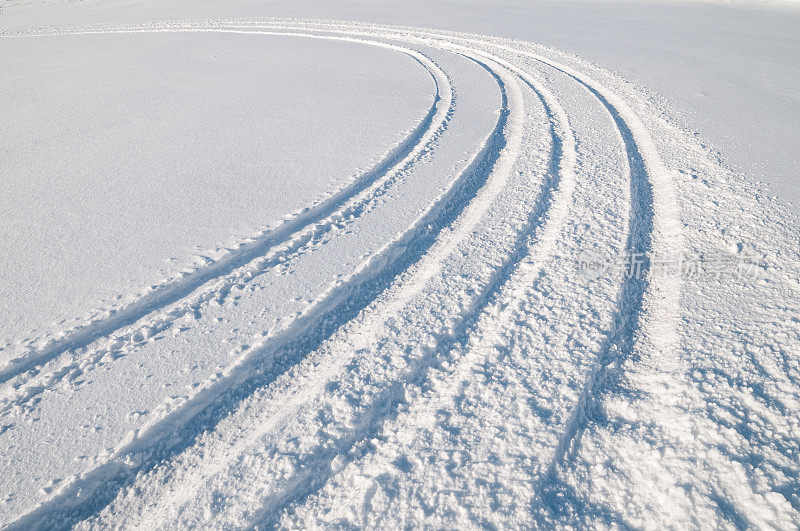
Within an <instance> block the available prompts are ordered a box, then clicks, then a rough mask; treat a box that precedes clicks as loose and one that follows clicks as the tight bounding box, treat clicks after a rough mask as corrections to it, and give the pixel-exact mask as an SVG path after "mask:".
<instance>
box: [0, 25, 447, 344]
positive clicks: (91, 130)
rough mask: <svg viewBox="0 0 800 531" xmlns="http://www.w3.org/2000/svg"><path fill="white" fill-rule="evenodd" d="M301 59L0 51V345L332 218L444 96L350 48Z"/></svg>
mask: <svg viewBox="0 0 800 531" xmlns="http://www.w3.org/2000/svg"><path fill="white" fill-rule="evenodd" d="M293 41H297V39H290V38H277V37H268V36H262V37H261V38H256V37H253V36H238V35H197V34H161V35H147V36H141V35H110V36H98V35H84V36H80V35H75V36H66V37H51V38H43V39H38V40H36V41H33V40H30V39H27V40H23V39H6V40H5V41H4V43H3V44H4V47H3V55H2V57H3V65H2V70H3V72H4V73H5V74H6V75H4V76H3V82H2V83H3V88H2V94H3V99H4V104H3V107H4V108H6V109H7V112H6V120H4V125H5V127H4V128H3V129H4V131H3V135H2V138H0V143H2V145H3V151H4V153H5V155H4V156H3V157H2V159H0V173H2V174H3V175H5V176H7V177H6V179H5V182H4V183H3V186H4V191H3V194H2V195H1V196H0V227H2V228H0V231H2V232H0V241H2V253H0V290H2V292H3V293H4V294H5V296H4V297H3V298H2V301H1V302H0V313H2V314H3V315H7V316H8V318H7V319H4V322H3V324H2V327H0V342H2V341H8V340H12V339H13V340H23V341H24V340H28V339H30V338H32V337H36V336H40V335H44V334H47V333H52V332H53V331H54V330H60V329H65V328H69V327H70V325H77V324H80V321H78V322H75V321H74V319H75V318H79V319H81V318H84V316H86V315H89V314H90V313H91V312H92V310H94V309H95V308H100V309H106V308H108V307H113V306H124V305H125V303H128V302H130V301H129V300H125V299H123V300H116V299H115V298H116V296H117V295H119V294H125V295H137V294H138V293H139V292H141V291H142V290H146V289H147V288H148V287H149V286H158V285H160V284H162V283H164V282H165V281H166V280H168V279H172V278H174V277H176V276H178V275H180V273H181V271H182V270H184V269H185V268H187V267H193V266H198V265H204V264H205V263H206V262H208V261H211V260H214V259H215V258H216V257H217V256H219V255H221V254H223V253H224V252H225V251H227V250H229V249H231V248H233V247H235V246H236V245H237V244H239V243H240V242H242V241H243V240H245V239H247V238H251V237H253V236H255V235H257V234H258V233H259V231H263V230H265V229H266V228H267V227H271V226H274V225H277V224H278V223H280V222H282V221H283V219H284V217H286V216H290V215H293V214H295V213H296V212H299V211H300V210H302V209H304V208H306V207H308V206H309V205H311V204H313V203H315V202H319V201H321V200H322V199H324V198H325V197H326V196H327V195H330V194H331V193H332V192H334V191H336V190H337V189H339V188H341V187H343V186H345V185H346V184H347V183H348V182H349V181H351V180H352V179H353V178H355V177H356V176H357V175H358V174H360V173H363V172H364V171H366V170H368V169H369V167H370V166H371V165H373V164H375V163H376V162H377V161H378V160H379V159H380V158H382V157H383V156H385V154H386V153H388V152H389V151H390V150H391V149H392V148H393V147H394V146H395V145H396V144H397V143H398V142H400V140H401V139H402V138H403V137H404V136H406V135H407V134H408V133H409V131H411V130H412V129H413V128H414V127H416V125H417V123H418V122H419V121H420V120H421V119H422V117H423V116H424V115H425V113H426V112H427V110H428V107H429V106H430V104H431V98H432V95H433V90H434V86H433V83H432V80H431V78H430V76H429V75H428V74H427V72H426V71H425V69H424V68H422V67H421V66H419V65H417V67H416V68H415V67H414V64H415V61H414V60H413V59H412V58H410V57H408V56H405V55H403V54H399V53H396V52H395V53H393V52H392V51H388V50H385V49H384V50H382V49H378V48H375V47H365V49H364V50H363V55H362V58H361V60H360V61H358V62H357V64H355V65H353V64H351V63H352V51H351V49H352V47H353V44H348V43H344V42H332V43H326V44H324V45H323V44H322V43H320V42H316V41H312V40H309V39H302V40H301V41H300V42H293ZM344 94H346V95H347V97H343V95H344ZM344 146H348V149H344ZM23 278H24V279H25V280H26V282H24V283H22V282H20V279H23ZM31 285H32V286H36V289H35V290H30V289H28V286H31ZM97 313H99V311H98V312H97ZM90 319H91V317H90ZM0 344H1V343H0Z"/></svg>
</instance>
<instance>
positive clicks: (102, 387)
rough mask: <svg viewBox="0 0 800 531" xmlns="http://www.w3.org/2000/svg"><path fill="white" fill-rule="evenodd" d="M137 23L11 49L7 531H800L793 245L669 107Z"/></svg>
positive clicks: (618, 83)
mask: <svg viewBox="0 0 800 531" xmlns="http://www.w3.org/2000/svg"><path fill="white" fill-rule="evenodd" d="M119 6H120V10H121V12H122V13H123V15H119V17H120V18H117V19H116V20H114V17H113V16H112V17H110V20H111V22H110V23H105V24H96V23H89V22H99V21H80V20H72V21H68V22H69V25H57V26H55V25H54V26H49V25H48V26H45V24H43V23H35V22H33V21H32V20H31V18H30V17H31V16H32V15H31V13H39V14H40V15H41V14H42V13H46V12H47V10H46V9H45V8H34V7H30V8H29V9H30V10H29V11H25V9H23V8H24V6H16V7H17V9H18V10H19V11H18V13H22V14H25V13H27V14H28V15H25V16H28V17H29V18H28V19H27V23H26V24H22V23H20V21H25V16H23V15H20V14H18V15H17V16H18V17H19V18H17V19H16V22H12V23H11V24H9V25H8V26H6V29H5V30H3V31H2V34H0V45H2V47H3V48H2V49H3V55H2V56H0V61H2V63H3V65H4V71H6V70H8V71H9V72H12V73H13V74H14V75H13V76H12V77H13V78H10V79H7V80H5V81H3V85H2V87H3V88H2V97H3V98H4V101H9V102H11V104H10V105H8V106H7V107H8V108H9V109H10V110H9V112H8V114H7V116H9V117H10V119H8V120H6V121H5V126H6V128H7V129H6V130H5V131H6V133H5V134H6V135H7V140H4V142H3V150H4V151H3V153H4V158H3V160H1V161H0V164H1V165H3V172H4V173H7V174H8V175H9V178H8V180H7V181H6V182H4V186H5V189H6V190H8V194H5V195H4V196H3V197H2V199H0V201H3V202H4V212H3V214H2V215H3V216H5V217H4V218H3V227H2V230H3V231H4V232H3V234H4V237H3V246H4V247H3V249H4V252H3V255H2V257H0V259H2V260H4V264H6V263H7V264H8V267H7V268H6V267H4V272H3V275H4V276H3V277H2V278H3V282H4V284H3V291H4V293H6V294H7V296H6V298H7V301H4V302H3V306H2V316H3V318H4V321H5V322H6V323H8V324H6V325H5V326H6V327H7V331H4V336H5V337H4V338H3V339H4V340H5V342H6V343H5V344H4V345H2V351H0V355H2V357H0V362H2V365H0V385H1V386H2V389H0V455H2V462H3V475H2V478H3V480H2V482H0V488H1V489H2V490H1V491H0V499H1V500H2V504H1V505H0V522H2V523H3V524H4V525H6V526H8V527H9V528H18V529H28V528H51V527H73V526H74V527H81V528H99V527H103V528H105V527H125V528H128V527H138V528H147V529H150V528H176V527H177V528H189V527H214V528H239V527H257V528H271V527H276V526H277V527H290V528H297V527H303V528H305V527H367V528H396V527H409V526H410V527H437V528H438V527H446V528H471V527H555V526H558V527H561V526H567V525H571V526H580V527H645V528H655V527H662V526H669V527H677V528H686V527H691V528H706V527H738V528H743V527H757V528H793V527H797V526H798V525H800V482H798V477H800V421H798V419H800V359H799V358H798V357H797V356H798V353H799V352H800V252H799V251H798V248H797V231H798V226H797V224H796V221H795V220H794V219H793V217H792V215H791V213H790V211H789V210H787V209H786V208H785V206H784V205H782V204H781V200H774V199H772V198H770V197H768V196H765V195H764V194H763V193H762V192H760V191H758V190H757V189H756V187H755V186H754V184H753V182H752V180H750V179H751V178H748V177H747V176H745V175H742V174H740V173H737V172H736V171H734V170H733V169H731V168H730V167H729V166H727V165H726V161H725V160H724V159H722V158H721V157H720V156H719V154H718V153H717V152H715V151H713V149H711V148H709V147H708V146H707V145H706V144H707V141H706V140H702V139H700V138H698V136H697V135H696V134H695V133H694V131H687V130H686V118H685V117H684V116H679V115H677V114H676V110H675V105H676V104H675V102H674V101H673V102H672V103H666V102H665V101H664V100H662V99H661V98H660V97H657V96H655V95H654V94H653V93H652V92H648V91H645V90H643V89H642V88H640V87H639V86H638V85H637V84H635V83H631V82H629V81H628V80H626V79H625V78H623V77H620V75H619V74H617V73H613V72H611V71H609V70H607V69H605V68H603V67H601V66H597V65H596V64H592V63H589V62H588V61H586V60H584V59H581V58H579V57H577V56H574V55H572V54H571V53H568V52H565V51H560V50H558V49H556V48H553V47H550V46H543V45H540V44H535V43H533V42H528V41H522V40H510V39H507V38H500V37H490V36H487V35H484V34H479V33H459V32H453V31H446V30H437V29H431V28H427V29H426V28H422V27H419V25H418V24H415V25H414V26H387V25H380V24H373V23H370V22H362V23H356V22H341V21H333V20H320V19H300V18H293V19H285V18H264V17H257V16H254V15H248V16H242V17H240V18H234V17H233V16H225V15H224V14H218V15H216V16H214V17H211V16H209V17H208V18H206V19H202V20H191V21H189V20H185V21H178V20H175V21H172V22H166V21H165V20H164V19H165V18H169V17H170V16H171V13H170V10H171V9H176V7H175V6H172V7H165V8H163V9H162V10H161V11H159V10H158V9H156V8H154V7H152V6H151V7H150V8H147V6H146V4H143V5H138V7H137V4H136V3H132V4H129V3H120V4H119ZM248 6H249V7H248ZM637 6H638V7H637V9H644V8H642V7H641V6H639V5H637ZM37 9H38V11H37ZM49 9H53V10H55V11H57V10H60V9H64V8H63V6H62V7H57V6H52V5H51V6H50V7H49ZM97 9H98V11H96V14H98V13H99V14H103V13H105V11H104V10H106V9H108V8H107V7H103V6H102V4H101V5H100V6H99V7H98V8H97ZM148 9H149V11H148ZM206 9H207V10H209V12H213V9H214V8H206ZM217 9H218V8H217ZM247 9H253V7H252V5H249V4H244V7H243V5H239V6H238V7H236V8H235V9H233V10H234V11H236V10H247ZM281 9H285V6H284V7H283V8H281ZM451 9H455V7H453V8H451ZM471 9H472V11H471V12H470V13H471V15H470V16H475V15H476V14H477V13H479V10H478V8H476V7H475V6H472V7H471ZM653 9H654V10H657V9H658V7H653ZM126 10H127V11H126ZM55 11H54V12H55ZM299 11H302V9H300V10H299ZM322 11H324V10H322ZM367 11H369V10H367ZM9 12H10V13H13V10H12V9H9ZM89 12H91V10H89ZM510 13H513V10H512V9H509V10H507V11H506V16H508V17H510V16H511V15H510ZM106 14H107V13H106ZM148 14H151V15H153V16H151V17H149V19H148V17H147V15H148ZM367 15H369V13H367ZM98 16H99V15H98ZM122 18H127V20H125V21H123V20H121V19H122ZM183 18H188V17H183ZM365 18H370V17H369V16H366V17H365ZM0 20H2V19H0ZM47 22H56V20H55V19H53V18H50V19H48V20H47ZM487 31H488V30H487ZM529 40H535V39H533V37H530V38H529ZM794 50H795V52H796V51H797V48H795V49H794ZM8 52H11V53H8ZM638 53H639V54H640V55H639V58H640V59H639V60H641V61H644V60H645V58H646V57H647V53H646V51H640V52H638ZM701 55H702V54H701ZM651 60H652V59H651ZM747 90H753V91H757V89H747ZM795 119H796V117H792V116H786V117H785V120H783V121H782V122H781V126H786V127H791V123H792V120H795ZM731 127H734V128H738V125H736V124H733V125H732V126H731ZM794 140H796V139H794ZM792 141H793V140H792ZM134 146H135V147H134ZM780 158H781V157H778V159H780ZM753 160H754V159H753ZM785 197H786V196H784V199H785ZM5 205H11V207H9V206H5ZM164 212H168V213H169V215H168V216H166V218H165V214H164ZM67 228H69V229H70V230H71V231H72V232H64V231H65V230H66V229H67ZM59 231H61V232H59ZM6 234H8V236H6ZM92 238H95V240H92ZM226 239H227V240H226ZM225 241H227V243H221V242H225ZM60 245H65V246H66V247H67V249H64V248H62V247H60ZM194 248H197V249H200V250H199V251H196V250H193V249H194ZM6 249H7V250H6ZM193 254H196V255H198V257H199V258H197V259H194V261H192V260H193V259H192V255H193ZM87 255H88V256H87ZM168 258H172V259H173V262H172V263H174V267H175V268H176V269H170V268H169V267H165V266H164V265H163V263H164V260H166V259H168ZM76 264H80V265H78V266H76ZM6 269H7V270H6ZM50 277H54V278H50ZM59 283H60V284H59ZM142 284H144V285H145V286H147V285H150V286H151V287H149V288H147V289H144V290H141V287H142ZM53 321H56V322H55V323H53ZM4 330H5V329H4Z"/></svg>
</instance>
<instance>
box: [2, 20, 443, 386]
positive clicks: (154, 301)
mask: <svg viewBox="0 0 800 531" xmlns="http://www.w3.org/2000/svg"><path fill="white" fill-rule="evenodd" d="M173 31H174V32H189V31H191V32H216V33H234V34H236V33H238V34H242V33H253V34H262V35H281V36H293V37H305V38H314V39H316V38H319V39H327V40H338V41H345V42H353V43H358V44H367V45H372V46H377V47H381V48H385V49H390V50H395V51H398V52H401V53H404V54H406V55H408V56H409V57H411V58H412V59H413V60H415V61H416V62H417V63H419V64H420V65H421V66H422V67H423V68H425V69H426V70H427V71H428V73H429V74H430V76H431V78H432V79H433V82H434V85H435V94H434V98H433V102H432V103H431V106H430V108H429V109H428V111H427V113H426V114H425V116H424V117H423V119H422V120H421V121H420V122H419V123H418V124H417V126H416V127H415V128H414V130H413V131H412V132H411V133H410V134H409V135H408V136H407V137H406V138H405V139H404V140H403V141H402V142H401V143H400V144H398V145H397V146H396V147H395V148H394V149H392V150H391V151H390V152H389V153H388V154H387V155H386V156H385V157H384V159H383V160H382V161H380V162H379V163H378V164H377V165H375V166H374V167H373V168H371V169H370V170H367V171H366V172H364V173H362V174H361V175H360V176H358V177H357V178H356V179H355V180H354V181H353V182H351V183H350V184H349V185H346V186H345V187H344V188H342V189H340V190H339V191H337V192H335V193H334V194H333V195H331V196H330V197H328V198H326V199H325V200H323V201H321V202H320V203H318V204H316V205H314V206H312V207H310V208H308V209H306V210H304V211H303V212H301V213H300V214H298V215H297V216H295V217H294V218H293V219H291V220H289V221H287V222H285V223H283V224H282V225H280V226H278V227H276V228H274V229H271V230H268V231H266V232H264V233H262V234H260V235H257V236H255V237H254V238H251V239H249V240H248V241H247V242H245V243H243V244H242V245H241V246H240V247H239V248H238V249H236V250H235V251H233V252H231V253H229V254H227V255H226V256H224V257H223V258H221V259H219V260H216V261H214V262H212V263H211V264H209V265H207V266H204V267H201V268H199V269H197V270H195V271H193V272H192V273H190V274H188V275H186V276H184V277H181V278H179V279H177V280H175V281H173V282H168V283H166V284H162V285H160V286H158V287H157V288H156V289H155V290H153V291H151V292H149V293H147V294H146V295H144V296H143V297H141V298H140V299H138V300H136V301H134V302H132V303H130V304H128V305H126V306H124V307H122V308H119V309H114V310H112V311H110V312H109V313H110V315H109V316H108V317H106V318H104V319H99V320H95V321H92V322H90V323H89V324H87V325H84V326H79V327H78V328H75V329H73V330H69V331H65V332H63V333H61V334H60V335H61V337H60V338H59V339H53V340H50V341H48V342H47V343H46V344H45V345H43V346H42V347H40V348H38V349H34V350H32V351H29V352H27V353H26V354H24V355H22V357H21V358H17V359H15V360H12V362H11V363H10V364H8V365H6V366H4V367H2V368H0V384H2V383H5V382H8V381H9V380H12V379H13V378H15V377H17V376H19V375H21V374H23V373H25V372H29V371H32V370H34V369H36V367H37V366H39V365H42V364H45V363H47V362H48V361H50V360H52V359H54V358H56V357H58V356H59V355H60V354H63V353H65V352H67V351H75V350H79V349H82V348H85V347H88V346H89V345H90V344H92V343H94V342H95V341H97V340H98V339H102V338H104V337H108V336H111V335H112V334H113V333H114V332H116V331H118V330H120V329H122V328H125V327H127V326H130V325H132V324H134V323H136V322H137V321H140V320H141V319H143V318H145V317H146V316H148V315H151V314H153V313H155V312H157V311H159V310H162V309H164V308H166V307H167V306H169V305H171V304H173V303H175V302H178V301H180V300H181V299H184V298H186V297H188V296H190V295H191V294H192V293H193V292H195V291H196V290H197V289H199V288H200V287H202V286H204V285H206V284H208V283H209V282H211V281H214V280H217V279H220V278H222V277H225V276H229V275H231V274H232V273H234V272H235V271H236V270H237V269H239V268H242V267H244V266H246V265H247V264H249V263H251V262H253V261H254V260H256V259H258V258H260V257H264V256H265V255H267V254H268V253H269V252H270V251H271V250H273V249H275V248H277V247H278V246H280V245H282V244H284V243H287V242H289V241H290V240H292V239H293V238H296V237H297V236H298V235H299V234H300V233H302V232H303V231H304V230H307V229H308V228H310V227H313V226H315V225H320V224H322V225H327V226H328V227H330V226H332V225H333V224H334V223H335V222H336V221H338V220H341V219H347V218H348V217H349V216H350V215H352V214H354V213H357V212H358V210H360V209H363V208H364V206H365V205H367V204H368V203H369V202H372V201H374V200H375V199H376V198H377V197H379V196H380V195H382V193H384V192H385V191H386V190H387V189H388V187H389V186H390V185H391V179H390V178H391V177H396V176H397V174H398V172H399V171H407V170H408V169H409V167H410V166H411V165H412V164H413V163H414V162H415V161H416V160H418V159H419V158H420V157H421V156H423V155H424V154H425V153H427V152H428V151H430V150H431V149H433V148H434V144H435V140H436V139H437V138H438V136H440V135H441V133H442V132H443V131H444V130H445V129H446V127H447V121H448V117H449V116H450V114H452V112H453V105H454V102H455V98H454V91H453V88H452V86H450V83H449V80H448V77H447V75H446V74H445V73H444V72H443V71H442V70H441V69H440V68H439V67H438V66H437V65H436V64H435V63H434V62H433V61H432V60H430V59H429V58H428V57H427V56H425V55H424V54H422V53H420V52H418V51H415V50H411V49H408V48H403V47H401V46H396V45H388V44H385V43H380V42H372V41H366V40H361V39H352V38H343V37H336V36H314V35H307V34H300V33H290V32H242V31H238V32H237V31H233V30H225V29H204V28H195V29H175V30H171V29H157V30H154V29H147V30H118V31H84V32H67V33H42V34H40V33H34V34H24V36H26V37H44V36H59V35H93V34H119V33H152V32H173ZM2 36H3V35H0V37H2ZM6 36H20V35H6ZM337 214H338V215H337ZM317 230H318V231H319V228H318V229H317ZM300 241H303V239H302V238H301V239H300ZM306 241H307V240H306ZM251 278H252V277H251ZM248 280H249V279H248ZM161 329H163V326H162V327H161ZM117 340H118V339H115V340H114V341H117ZM101 357H102V355H101ZM62 375H63V374H58V373H56V379H58V377H59V376H62ZM52 383H53V381H50V382H48V383H47V384H46V385H45V387H46V386H48V385H52ZM19 385H21V383H20V382H15V387H19ZM23 396H25V395H23ZM26 398H30V396H26Z"/></svg>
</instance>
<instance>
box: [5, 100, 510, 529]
mask: <svg viewBox="0 0 800 531" xmlns="http://www.w3.org/2000/svg"><path fill="white" fill-rule="evenodd" d="M507 113H508V111H507V110H506V111H503V112H501V114H500V116H499V117H498V121H497V124H496V125H495V128H494V130H493V131H492V133H491V134H490V135H489V137H488V138H487V139H486V141H485V143H484V145H483V147H482V148H481V150H480V151H479V152H478V154H477V155H475V156H474V158H473V160H472V162H471V163H470V164H469V166H468V167H467V168H466V170H465V171H464V172H462V174H461V175H460V176H459V177H458V178H457V179H456V181H455V182H453V183H452V184H451V186H450V188H449V189H447V190H446V191H445V192H443V193H442V195H441V196H440V197H439V198H437V200H436V201H435V202H434V203H433V204H432V205H431V207H430V208H429V209H428V210H427V212H426V213H425V214H423V215H422V216H421V217H420V218H418V219H417V220H416V221H415V222H414V224H413V225H412V227H410V228H409V229H408V230H407V231H406V232H404V233H403V234H402V235H401V236H400V237H399V238H398V239H396V240H394V241H392V242H389V243H387V244H386V245H385V246H384V247H383V248H382V249H381V250H379V251H378V252H377V253H376V254H375V255H374V256H373V257H372V258H371V259H370V260H369V262H368V263H367V264H366V265H364V266H363V267H362V268H361V269H359V270H358V271H356V272H354V273H353V275H352V276H351V277H349V278H348V279H347V280H346V281H344V282H341V283H340V284H338V285H337V286H335V287H333V288H331V289H330V290H329V291H328V292H326V293H324V294H323V295H321V296H320V297H319V298H318V299H317V301H315V303H314V304H312V306H311V307H310V308H309V309H308V310H307V311H306V312H305V313H304V314H302V315H301V316H300V317H298V318H297V319H295V320H294V321H293V322H292V323H291V324H290V325H289V326H288V327H287V328H286V329H285V330H284V331H282V332H281V333H279V334H277V335H275V336H268V337H267V338H266V339H265V340H264V342H263V343H262V344H259V345H255V346H254V347H252V348H251V349H249V350H248V351H246V352H245V353H244V354H242V356H241V357H240V358H239V359H238V360H237V361H236V362H234V363H233V364H232V365H231V366H230V367H229V368H228V369H227V370H226V371H225V372H224V373H223V374H222V376H221V377H220V378H218V379H216V380H214V381H212V382H210V383H209V385H208V386H207V387H205V388H203V389H202V390H200V391H199V392H198V393H197V394H196V395H194V397H192V398H191V399H189V400H188V401H186V402H185V403H184V404H182V405H181V407H180V408H179V409H176V410H173V411H172V412H170V413H169V414H168V415H167V416H165V417H162V418H160V419H158V420H157V421H155V422H154V423H152V424H150V425H148V426H147V427H145V428H143V429H142V430H140V431H139V432H138V433H136V434H135V435H134V436H133V440H128V441H125V442H123V444H121V445H120V446H119V447H118V448H117V449H116V450H115V451H114V453H113V455H112V456H111V458H110V459H108V460H106V461H105V462H104V463H102V464H100V465H99V466H97V467H95V468H94V469H92V470H91V471H90V472H87V473H86V474H84V475H82V476H81V477H80V478H77V479H75V480H74V481H73V482H72V483H70V484H69V485H66V486H65V487H64V488H62V489H61V490H60V493H59V494H58V495H57V496H56V497H54V498H52V499H50V500H49V501H48V502H46V503H45V504H43V505H40V506H39V507H38V508H37V509H35V510H33V511H31V512H30V513H28V514H27V515H25V516H23V517H22V518H20V519H19V520H17V521H16V522H14V524H13V525H12V528H27V527H30V526H41V525H53V524H55V523H56V521H58V522H62V521H63V520H62V518H64V515H67V514H69V515H71V518H70V521H73V522H74V521H78V520H80V519H82V518H85V517H87V516H89V515H90V514H92V513H93V512H95V510H96V507H97V506H98V505H99V506H102V505H103V504H104V502H103V501H102V500H106V503H107V501H110V498H109V497H113V496H114V495H115V493H116V492H118V490H119V489H120V488H122V487H123V486H124V484H126V483H127V482H129V481H130V480H131V479H132V478H133V477H134V476H135V475H136V474H137V473H140V472H142V471H146V470H148V469H149V468H151V467H152V466H154V465H155V464H156V463H157V462H158V461H161V460H163V459H165V458H167V457H168V456H170V455H174V454H175V453H177V452H178V451H180V450H181V449H182V448H183V447H184V446H185V445H186V444H190V443H191V441H192V440H194V439H195V438H196V437H197V436H198V435H199V434H201V433H203V432H204V431H205V430H207V429H209V428H211V427H213V426H214V425H216V424H217V423H218V422H219V421H220V420H222V419H223V418H224V417H225V416H227V415H228V414H229V412H230V411H231V410H232V409H233V408H235V406H236V405H237V404H238V403H240V402H241V401H242V400H243V399H244V398H246V397H247V396H249V395H251V394H252V393H253V392H254V391H255V390H256V389H258V388H261V387H263V386H266V385H268V384H269V383H270V382H271V381H273V380H274V378H275V377H276V376H277V375H278V374H281V373H283V372H285V371H286V370H288V369H289V368H290V367H291V366H293V365H294V364H296V363H298V362H300V361H301V360H302V359H303V355H304V354H305V353H307V352H309V351H312V350H315V349H316V348H317V347H318V346H319V345H320V344H321V343H322V342H323V341H324V340H325V339H327V338H328V337H329V336H330V335H331V334H332V333H333V332H334V331H335V330H336V329H338V328H339V327H340V326H342V325H343V324H344V323H346V322H347V321H349V320H350V319H352V318H353V317H355V316H356V315H357V314H358V312H359V311H361V309H363V308H364V307H366V306H367V305H368V304H369V303H370V302H371V301H372V300H373V299H374V298H375V297H377V296H378V295H379V294H380V293H381V292H383V291H384V290H385V289H386V288H387V287H389V285H390V284H391V282H392V280H393V279H394V278H396V277H397V276H398V275H399V274H400V273H402V272H403V271H405V270H406V269H407V268H408V267H409V266H410V265H412V264H414V263H415V262H416V261H417V260H419V259H420V258H421V257H422V256H423V255H424V253H425V251H426V250H427V249H429V248H430V247H431V246H432V245H433V244H434V243H435V242H436V239H437V236H438V235H439V233H440V232H441V231H442V230H443V229H444V228H445V227H448V226H450V225H451V224H452V222H453V221H454V220H455V219H457V218H458V216H459V215H460V214H461V212H462V211H463V210H464V209H465V208H466V207H467V205H469V204H470V202H471V200H472V199H473V198H474V197H475V195H476V194H477V193H478V190H480V189H481V188H482V187H483V186H484V184H485V183H486V181H487V179H488V177H489V174H490V172H491V171H492V168H493V167H494V166H495V164H496V163H497V160H498V158H499V157H500V153H501V152H502V150H503V147H504V146H505V142H506V140H505V138H504V127H505V123H506V119H507ZM275 371H277V373H276V372H275ZM111 485H114V487H113V488H108V487H109V486H111ZM101 487H104V488H102V489H101ZM78 493H80V496H78ZM98 497H99V498H98ZM54 515H59V516H58V517H57V518H58V520H54Z"/></svg>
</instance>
